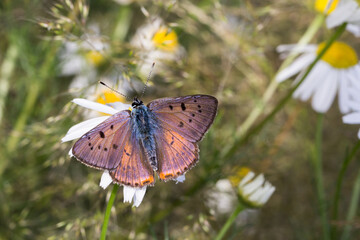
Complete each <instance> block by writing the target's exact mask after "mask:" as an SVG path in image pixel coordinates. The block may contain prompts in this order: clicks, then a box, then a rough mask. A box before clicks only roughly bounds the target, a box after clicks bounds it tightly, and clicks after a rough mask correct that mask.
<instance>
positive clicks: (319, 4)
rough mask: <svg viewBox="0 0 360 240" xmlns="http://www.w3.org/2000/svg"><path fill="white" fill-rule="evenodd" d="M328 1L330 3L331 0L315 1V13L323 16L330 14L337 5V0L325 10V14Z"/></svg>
mask: <svg viewBox="0 0 360 240" xmlns="http://www.w3.org/2000/svg"><path fill="white" fill-rule="evenodd" d="M329 1H331V0H316V2H315V9H316V11H318V12H320V13H325V14H330V13H331V12H332V11H334V10H335V8H336V6H337V4H338V3H339V0H333V1H332V3H331V5H330V7H329V8H328V10H327V12H325V9H326V7H327V5H328V2H329ZM358 1H359V0H358Z"/></svg>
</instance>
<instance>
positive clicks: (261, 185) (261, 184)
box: [238, 171, 275, 208]
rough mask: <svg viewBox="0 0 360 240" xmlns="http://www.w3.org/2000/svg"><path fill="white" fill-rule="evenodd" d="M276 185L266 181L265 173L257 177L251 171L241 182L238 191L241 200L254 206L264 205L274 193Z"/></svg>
mask: <svg viewBox="0 0 360 240" xmlns="http://www.w3.org/2000/svg"><path fill="white" fill-rule="evenodd" d="M274 191H275V187H274V186H273V185H271V183H270V182H268V181H266V180H265V178H264V175H263V174H260V175H258V176H257V177H255V173H253V172H251V171H250V172H249V173H248V174H247V175H246V176H245V177H244V178H243V179H242V180H241V182H240V183H239V186H238V192H239V195H240V197H241V200H242V201H243V202H244V203H245V204H246V205H248V206H249V207H252V208H259V207H262V206H263V205H264V204H265V203H266V202H267V201H268V200H269V198H270V197H271V195H272V194H273V193H274Z"/></svg>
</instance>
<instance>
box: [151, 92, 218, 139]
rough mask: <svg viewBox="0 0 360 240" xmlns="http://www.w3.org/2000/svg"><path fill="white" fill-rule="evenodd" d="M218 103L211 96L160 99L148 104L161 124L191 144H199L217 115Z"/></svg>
mask: <svg viewBox="0 0 360 240" xmlns="http://www.w3.org/2000/svg"><path fill="white" fill-rule="evenodd" d="M217 106H218V101H217V99H216V98H214V97H212V96H209V95H192V96H185V97H177V98H160V99H156V100H154V101H152V102H150V103H149V104H148V108H149V109H150V110H151V111H152V112H153V113H154V114H155V115H156V117H157V119H158V120H159V124H160V125H161V126H163V127H164V128H165V129H168V130H173V131H176V132H177V133H178V134H180V135H181V136H182V137H184V138H185V139H187V140H189V141H191V142H199V141H200V140H201V139H202V137H203V136H204V134H205V133H206V131H207V130H208V129H209V127H210V125H211V124H212V123H213V121H214V118H215V116H216V113H217Z"/></svg>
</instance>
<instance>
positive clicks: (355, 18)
mask: <svg viewBox="0 0 360 240" xmlns="http://www.w3.org/2000/svg"><path fill="white" fill-rule="evenodd" d="M322 1H325V0H322ZM337 2H339V3H338V4H337V6H336V8H335V9H334V10H333V11H331V12H330V14H329V15H328V17H327V18H326V25H327V27H328V28H334V27H337V26H340V25H341V24H343V23H345V22H347V23H348V25H347V26H346V29H347V30H348V31H349V32H351V33H353V34H354V35H355V36H356V37H360V2H359V1H355V0H341V1H334V4H333V5H336V3H337Z"/></svg>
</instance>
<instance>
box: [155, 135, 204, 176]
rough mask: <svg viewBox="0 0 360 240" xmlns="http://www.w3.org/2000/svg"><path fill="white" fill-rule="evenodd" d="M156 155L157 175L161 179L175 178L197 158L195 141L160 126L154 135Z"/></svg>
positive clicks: (197, 151) (193, 163) (185, 170)
mask: <svg viewBox="0 0 360 240" xmlns="http://www.w3.org/2000/svg"><path fill="white" fill-rule="evenodd" d="M155 141H156V144H157V156H158V166H159V168H158V171H157V172H158V175H159V178H160V179H161V180H170V179H175V178H177V177H178V176H181V175H183V174H185V173H186V172H187V171H188V170H189V169H190V168H191V167H193V166H194V165H195V164H196V162H197V160H198V159H199V150H198V146H197V144H196V143H193V142H190V141H189V140H187V139H185V138H184V137H182V136H181V135H180V134H179V133H177V132H175V131H170V130H168V129H164V128H162V129H161V130H159V132H158V134H156V135H155Z"/></svg>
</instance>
